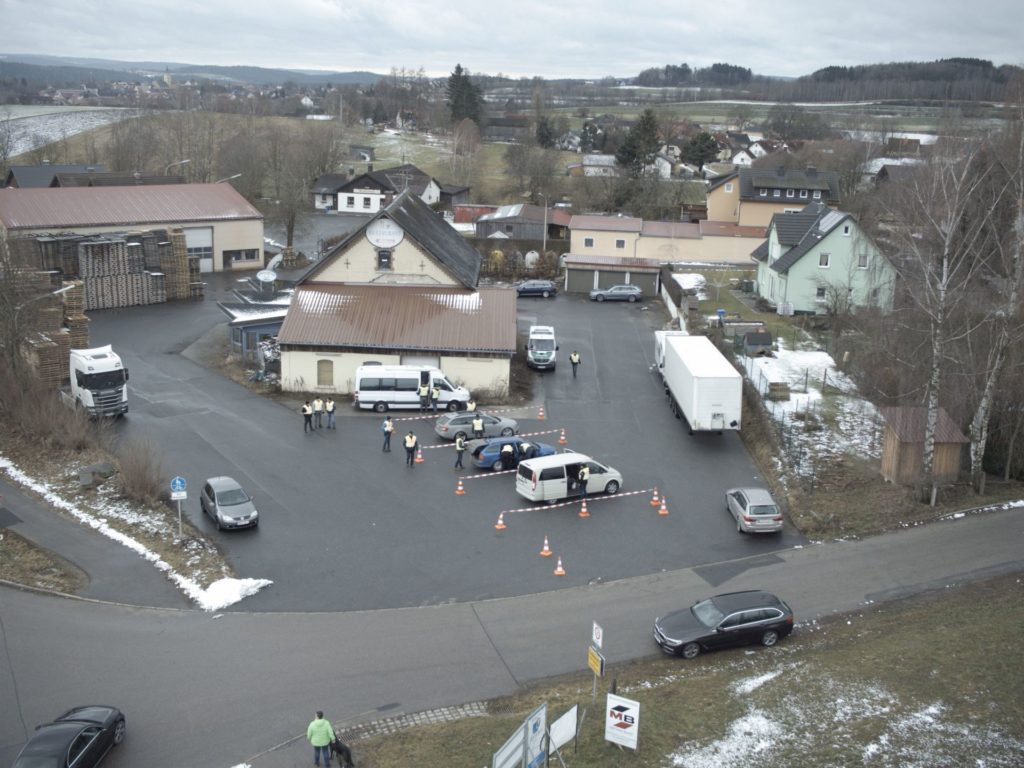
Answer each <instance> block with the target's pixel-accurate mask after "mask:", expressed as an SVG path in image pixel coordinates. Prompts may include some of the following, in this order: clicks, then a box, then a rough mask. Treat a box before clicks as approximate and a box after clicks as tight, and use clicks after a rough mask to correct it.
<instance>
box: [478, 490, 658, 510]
mask: <svg viewBox="0 0 1024 768" xmlns="http://www.w3.org/2000/svg"><path fill="white" fill-rule="evenodd" d="M641 493H654V489H653V488H644V489H643V490H640V491H626V492H625V493H613V494H612V495H611V496H608V495H605V494H602V495H599V496H590V495H588V496H587V504H591V503H594V502H598V501H611V500H612V499H621V498H623V497H625V496H639V495H640V494H641ZM582 501H583V499H573V500H572V501H562V502H559V503H558V504H538V505H537V506H534V507H520V508H519V509H503V510H502V511H501V512H499V513H498V514H501V515H512V514H515V513H517V512H543V511H544V510H546V509H557V508H558V507H571V506H574V505H578V504H580V503H581V502H582Z"/></svg>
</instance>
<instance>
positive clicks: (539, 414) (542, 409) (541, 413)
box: [537, 405, 547, 421]
mask: <svg viewBox="0 0 1024 768" xmlns="http://www.w3.org/2000/svg"><path fill="white" fill-rule="evenodd" d="M537 418H538V419H540V420H541V421H544V419H545V418H547V417H546V416H544V406H543V405H542V406H541V407H540V413H538V414H537Z"/></svg>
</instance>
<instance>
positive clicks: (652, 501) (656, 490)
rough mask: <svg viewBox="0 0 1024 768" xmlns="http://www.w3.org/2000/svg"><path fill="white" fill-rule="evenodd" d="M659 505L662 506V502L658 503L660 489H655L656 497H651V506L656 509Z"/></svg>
mask: <svg viewBox="0 0 1024 768" xmlns="http://www.w3.org/2000/svg"><path fill="white" fill-rule="evenodd" d="M659 504H661V502H660V501H658V489H657V488H655V489H654V496H652V497H651V506H652V507H656V506H658V505H659Z"/></svg>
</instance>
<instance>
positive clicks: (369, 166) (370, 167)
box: [366, 163, 373, 173]
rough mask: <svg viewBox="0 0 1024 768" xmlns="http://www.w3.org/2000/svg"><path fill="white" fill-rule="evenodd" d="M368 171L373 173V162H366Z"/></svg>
mask: <svg viewBox="0 0 1024 768" xmlns="http://www.w3.org/2000/svg"><path fill="white" fill-rule="evenodd" d="M366 172H367V173H373V163H367V164H366Z"/></svg>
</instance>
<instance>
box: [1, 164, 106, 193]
mask: <svg viewBox="0 0 1024 768" xmlns="http://www.w3.org/2000/svg"><path fill="white" fill-rule="evenodd" d="M106 170H107V169H106V167H105V166H103V165H52V164H50V163H43V164H42V165H12V166H11V167H10V170H8V171H7V177H6V178H5V179H4V184H3V185H4V186H5V187H18V188H19V189H28V188H33V187H36V188H37V187H49V186H50V185H51V184H53V177H54V176H56V175H57V174H58V173H92V172H94V171H96V172H105V171H106Z"/></svg>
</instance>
